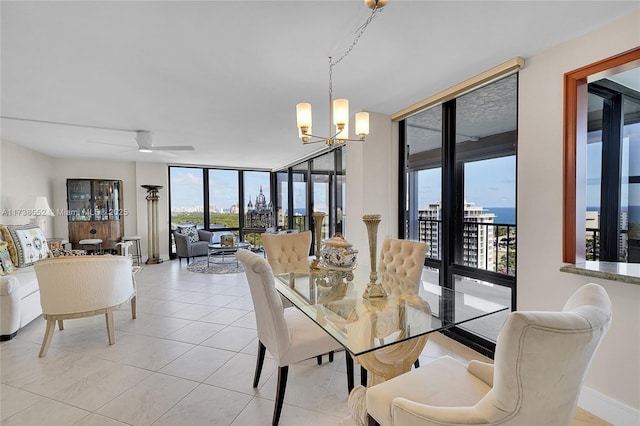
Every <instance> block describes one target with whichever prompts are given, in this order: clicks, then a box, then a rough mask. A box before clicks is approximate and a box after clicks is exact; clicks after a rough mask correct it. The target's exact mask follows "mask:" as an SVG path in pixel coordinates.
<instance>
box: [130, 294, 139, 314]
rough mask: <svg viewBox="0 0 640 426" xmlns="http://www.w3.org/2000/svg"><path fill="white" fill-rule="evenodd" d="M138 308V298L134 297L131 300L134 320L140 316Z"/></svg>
mask: <svg viewBox="0 0 640 426" xmlns="http://www.w3.org/2000/svg"><path fill="white" fill-rule="evenodd" d="M136 306H137V305H136V296H135V295H134V296H133V297H132V298H131V318H132V319H136V317H137V316H138V310H137V307H136Z"/></svg>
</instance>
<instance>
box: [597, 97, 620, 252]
mask: <svg viewBox="0 0 640 426" xmlns="http://www.w3.org/2000/svg"><path fill="white" fill-rule="evenodd" d="M622 121H623V117H622V96H620V95H617V96H613V97H611V98H608V99H604V105H603V129H602V178H601V179H602V180H601V182H602V183H601V192H600V260H603V261H611V262H617V261H618V260H619V254H618V251H619V250H618V245H619V240H620V226H619V220H620V219H619V218H620V196H621V195H620V187H621V169H622V154H621V150H622V126H623V124H622Z"/></svg>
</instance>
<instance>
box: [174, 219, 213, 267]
mask: <svg viewBox="0 0 640 426" xmlns="http://www.w3.org/2000/svg"><path fill="white" fill-rule="evenodd" d="M212 236H213V232H210V231H205V230H204V229H195V228H179V229H176V230H175V231H173V238H174V240H175V242H176V254H177V255H178V260H179V262H180V263H182V258H183V257H185V258H187V265H188V264H189V258H194V257H196V256H206V255H207V253H208V250H209V244H210V243H211V242H213V241H212Z"/></svg>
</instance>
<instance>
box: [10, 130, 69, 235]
mask: <svg viewBox="0 0 640 426" xmlns="http://www.w3.org/2000/svg"><path fill="white" fill-rule="evenodd" d="M0 151H1V152H2V155H1V156H0V176H1V177H0V182H1V186H0V223H2V224H3V225H24V224H27V223H29V220H30V219H31V218H32V217H31V216H27V215H26V214H18V215H4V214H2V213H12V212H11V210H13V209H29V208H31V207H32V203H33V201H34V200H35V199H34V196H38V195H44V196H45V197H47V200H48V202H49V206H50V207H51V208H52V209H54V210H55V207H54V204H53V201H52V200H53V197H54V179H53V176H54V165H53V163H52V161H51V157H49V156H47V155H44V154H40V153H39V152H35V151H32V150H30V149H28V148H24V147H22V146H20V145H16V144H14V143H11V142H2V141H0ZM54 222H55V220H54V218H53V217H47V218H46V222H45V223H46V229H45V236H46V237H53V236H55V233H56V232H57V230H56V229H55V225H54Z"/></svg>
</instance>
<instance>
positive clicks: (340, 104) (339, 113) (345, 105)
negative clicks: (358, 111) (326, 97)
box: [333, 99, 349, 130]
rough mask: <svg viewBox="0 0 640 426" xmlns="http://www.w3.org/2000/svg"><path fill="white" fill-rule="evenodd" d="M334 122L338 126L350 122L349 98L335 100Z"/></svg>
mask: <svg viewBox="0 0 640 426" xmlns="http://www.w3.org/2000/svg"><path fill="white" fill-rule="evenodd" d="M333 124H335V125H336V126H340V125H342V124H345V125H346V124H349V100H348V99H336V100H335V101H333ZM338 130H340V129H338Z"/></svg>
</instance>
